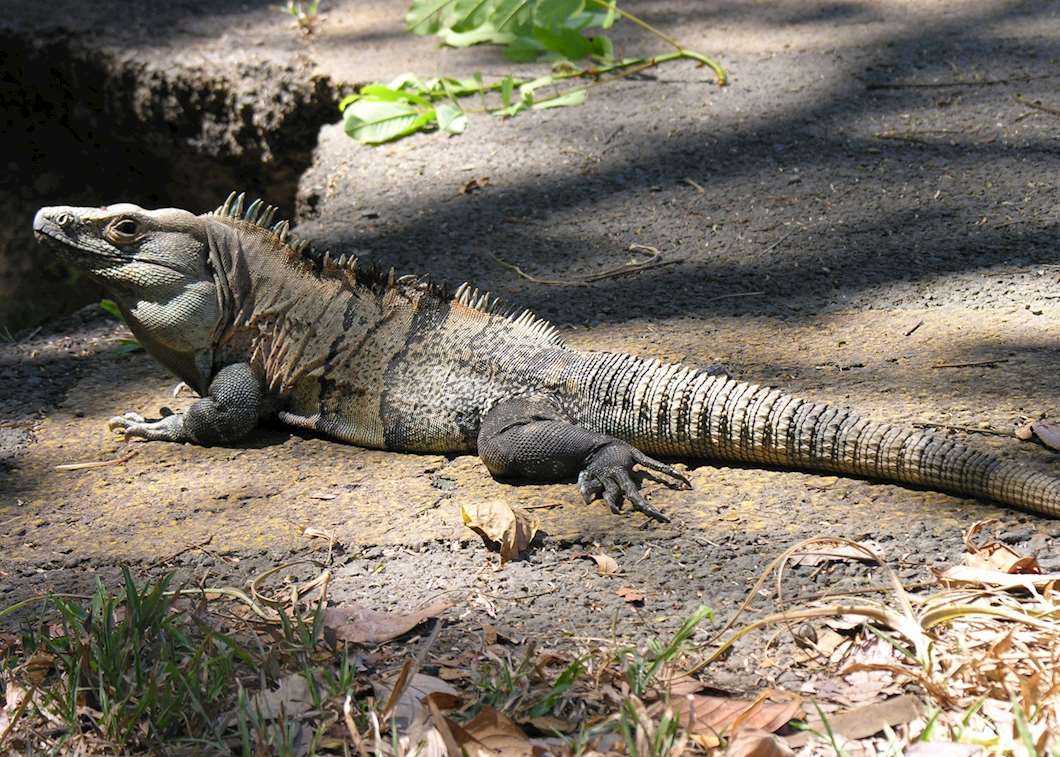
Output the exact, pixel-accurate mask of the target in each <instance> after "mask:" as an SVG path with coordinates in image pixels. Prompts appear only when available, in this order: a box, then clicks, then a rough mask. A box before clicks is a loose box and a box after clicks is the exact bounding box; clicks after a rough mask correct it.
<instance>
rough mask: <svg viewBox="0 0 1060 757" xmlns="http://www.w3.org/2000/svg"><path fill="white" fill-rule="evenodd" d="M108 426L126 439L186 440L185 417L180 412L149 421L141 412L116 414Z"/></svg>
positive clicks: (108, 422)
mask: <svg viewBox="0 0 1060 757" xmlns="http://www.w3.org/2000/svg"><path fill="white" fill-rule="evenodd" d="M107 428H109V429H110V430H111V431H117V432H119V433H120V434H121V435H122V436H123V437H124V438H125V440H126V441H128V440H129V439H133V438H136V437H139V438H141V439H147V440H150V441H169V442H172V441H184V436H185V435H184V433H183V429H184V418H183V416H182V415H181V414H179V413H170V414H164V417H163V418H162V419H161V420H157V421H149V420H146V419H145V418H144V417H143V416H142V415H140V414H139V413H125V415H116V416H114V417H113V418H111V419H110V420H109V421H107Z"/></svg>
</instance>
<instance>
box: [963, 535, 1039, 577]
mask: <svg viewBox="0 0 1060 757" xmlns="http://www.w3.org/2000/svg"><path fill="white" fill-rule="evenodd" d="M963 562H964V564H965V565H967V566H968V567H970V568H987V569H991V570H1000V571H1002V572H1004V573H1024V574H1026V573H1030V574H1036V573H1041V572H1042V569H1041V567H1040V566H1039V565H1038V560H1037V558H1035V557H1028V556H1024V555H1021V554H1020V553H1019V552H1017V551H1016V550H1014V549H1012V547H1010V546H1008V545H1006V544H1001V543H999V542H992V543H990V544H987V545H985V546H982V547H979V548H978V549H976V550H975V551H974V552H970V553H967V554H965V555H964V557H963Z"/></svg>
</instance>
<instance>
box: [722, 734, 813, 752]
mask: <svg viewBox="0 0 1060 757" xmlns="http://www.w3.org/2000/svg"><path fill="white" fill-rule="evenodd" d="M794 754H795V753H794V752H793V751H791V747H789V746H788V745H787V744H785V743H784V740H783V739H781V738H780V737H779V736H774V735H773V734H772V733H769V732H768V731H757V730H756V731H750V730H744V731H740V732H739V733H738V734H736V735H735V736H734V737H733V738H732V740H731V741H730V742H729V745H728V747H726V749H725V752H724V755H725V757H791V755H794Z"/></svg>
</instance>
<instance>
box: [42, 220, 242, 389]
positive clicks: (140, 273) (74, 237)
mask: <svg viewBox="0 0 1060 757" xmlns="http://www.w3.org/2000/svg"><path fill="white" fill-rule="evenodd" d="M33 231H34V233H35V235H36V237H37V239H38V240H41V241H45V242H47V243H49V245H50V246H51V247H52V248H53V249H55V250H56V251H57V252H58V253H59V255H60V256H61V257H62V258H63V259H64V260H66V261H67V262H68V263H70V264H71V265H73V266H74V267H76V268H78V269H79V270H81V271H84V272H85V273H86V274H87V275H88V276H89V277H90V278H92V279H94V280H96V281H98V282H99V283H101V284H102V285H103V286H104V288H105V289H107V291H108V292H109V293H110V294H111V295H112V296H113V297H114V299H115V301H116V302H117V303H118V306H119V307H120V308H121V310H122V313H123V314H124V315H125V318H126V321H127V322H128V324H129V326H130V328H131V329H132V331H133V333H134V334H135V335H136V337H137V339H139V340H140V342H141V343H142V344H143V345H144V348H145V349H147V351H148V352H150V353H151V354H153V355H154V356H155V357H156V358H158V359H159V360H160V361H161V362H162V363H163V364H164V365H166V366H167V367H168V368H169V369H170V370H172V371H174V372H175V373H176V374H177V375H178V376H180V377H181V378H182V379H184V380H185V381H186V382H188V384H190V385H192V386H193V387H195V388H196V389H198V390H199V391H200V392H201V391H204V390H205V388H206V385H207V384H208V383H209V380H210V374H211V371H212V365H211V363H212V346H211V340H212V337H213V335H214V333H215V330H216V328H217V326H218V324H219V322H220V320H221V317H222V313H221V305H220V301H221V300H220V296H219V292H218V286H219V284H218V280H217V278H216V276H215V272H214V267H213V265H212V264H211V253H210V236H209V234H208V229H207V221H206V219H205V218H204V217H201V216H196V215H194V214H192V213H189V212H187V211H184V210H178V209H176V208H164V209H161V210H144V209H143V208H141V207H139V206H137V205H131V204H124V203H123V204H120V205H111V206H109V207H104V208H74V207H51V208H41V209H40V210H39V211H37V215H36V217H35V218H34V219H33Z"/></svg>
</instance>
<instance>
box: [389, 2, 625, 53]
mask: <svg viewBox="0 0 1060 757" xmlns="http://www.w3.org/2000/svg"><path fill="white" fill-rule="evenodd" d="M605 19H606V14H605V13H604V12H603V11H602V10H600V11H596V10H587V9H586V8H585V0H412V3H411V4H410V6H409V11H408V13H407V14H406V15H405V24H406V26H407V27H408V29H409V31H411V32H414V33H416V34H436V35H438V36H440V37H442V39H443V40H445V42H446V44H450V45H453V46H454V47H465V46H467V45H469V44H481V43H482V42H492V43H494V44H502V45H503V44H510V42H511V39H509V38H507V37H505V36H502V35H513V36H515V37H525V36H529V35H530V31H531V29H533V27H535V26H540V27H543V28H547V29H556V28H559V27H568V28H573V29H582V28H585V27H586V26H588V25H592V26H599V25H600V24H602V23H603V22H604V20H605Z"/></svg>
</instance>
